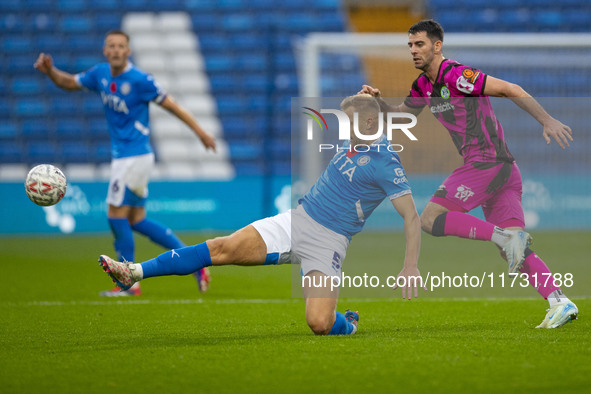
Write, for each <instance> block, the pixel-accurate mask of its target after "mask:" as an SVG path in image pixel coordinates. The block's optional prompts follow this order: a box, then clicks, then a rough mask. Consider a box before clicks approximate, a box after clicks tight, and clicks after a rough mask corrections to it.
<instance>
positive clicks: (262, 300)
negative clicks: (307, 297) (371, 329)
mask: <svg viewBox="0 0 591 394" xmlns="http://www.w3.org/2000/svg"><path fill="white" fill-rule="evenodd" d="M589 298H591V297H573V300H577V299H589ZM398 300H401V297H396V298H341V299H340V300H339V301H340V303H346V302H358V303H373V302H396V301H398ZM419 300H421V301H422V302H450V301H451V302H467V301H532V300H540V298H539V297H521V298H514V297H513V298H503V297H492V298H467V297H462V298H424V297H422V298H421V297H419ZM303 301H304V299H303V298H269V299H266V298H227V299H217V300H209V299H203V298H197V299H179V300H145V299H143V300H142V299H126V300H120V299H119V300H115V299H106V300H101V301H29V302H0V306H4V305H5V306H9V307H24V306H41V307H48V306H103V305H104V306H107V305H194V304H214V305H231V304H297V303H300V302H303Z"/></svg>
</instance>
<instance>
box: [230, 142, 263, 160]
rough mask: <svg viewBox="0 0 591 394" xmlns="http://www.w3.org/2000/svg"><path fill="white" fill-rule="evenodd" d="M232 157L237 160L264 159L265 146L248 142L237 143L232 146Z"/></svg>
mask: <svg viewBox="0 0 591 394" xmlns="http://www.w3.org/2000/svg"><path fill="white" fill-rule="evenodd" d="M230 157H232V159H236V160H255V159H258V158H260V157H263V146H262V144H260V143H257V142H250V141H248V140H246V141H237V142H236V143H234V144H231V145H230Z"/></svg>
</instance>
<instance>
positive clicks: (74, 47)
mask: <svg viewBox="0 0 591 394" xmlns="http://www.w3.org/2000/svg"><path fill="white" fill-rule="evenodd" d="M103 41H104V37H103V34H80V33H71V34H68V35H66V36H65V37H64V45H66V46H67V48H68V50H69V51H71V52H72V53H74V54H76V55H80V52H86V53H89V54H95V55H97V56H98V55H100V54H101V53H102V48H103Z"/></svg>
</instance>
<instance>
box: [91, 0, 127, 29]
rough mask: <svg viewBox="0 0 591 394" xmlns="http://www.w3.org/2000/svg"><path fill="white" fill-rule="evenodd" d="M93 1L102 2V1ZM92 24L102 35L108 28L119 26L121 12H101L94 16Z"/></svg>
mask: <svg viewBox="0 0 591 394" xmlns="http://www.w3.org/2000/svg"><path fill="white" fill-rule="evenodd" d="M95 3H97V4H103V3H104V1H97V2H95ZM94 26H95V29H96V31H98V32H99V33H100V34H101V35H104V33H106V32H107V31H109V30H114V29H119V28H120V27H121V14H119V13H105V12H101V13H100V14H98V15H96V16H95V17H94Z"/></svg>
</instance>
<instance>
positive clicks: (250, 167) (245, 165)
mask: <svg viewBox="0 0 591 394" xmlns="http://www.w3.org/2000/svg"><path fill="white" fill-rule="evenodd" d="M234 168H235V170H236V175H237V176H251V175H261V174H262V173H263V171H264V166H263V162H262V160H249V161H234Z"/></svg>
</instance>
